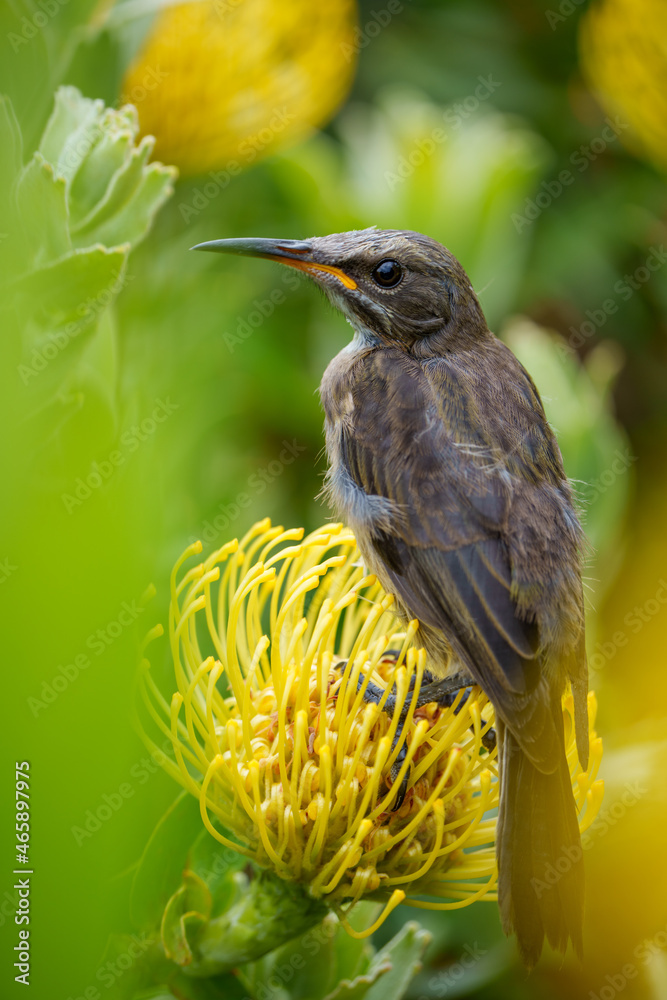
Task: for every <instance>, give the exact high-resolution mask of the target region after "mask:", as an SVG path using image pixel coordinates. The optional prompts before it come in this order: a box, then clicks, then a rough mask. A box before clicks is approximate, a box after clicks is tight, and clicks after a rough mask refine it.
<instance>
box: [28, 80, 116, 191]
mask: <svg viewBox="0 0 667 1000" xmlns="http://www.w3.org/2000/svg"><path fill="white" fill-rule="evenodd" d="M103 111H104V101H100V100H91V98H89V97H84V96H83V94H81V93H80V92H79V91H78V90H77V88H76V87H60V88H59V89H58V90H57V91H56V95H55V103H54V108H53V111H52V113H51V117H50V118H49V120H48V122H47V123H46V128H45V129H44V133H43V135H42V139H41V142H40V144H39V151H40V153H41V154H42V155H43V157H44V159H45V160H48V161H49V163H51V164H53V166H54V167H55V169H56V173H58V174H59V175H60V176H61V177H64V178H65V180H66V181H67V182H68V184H69V182H70V181H71V180H72V178H73V177H74V176H75V174H76V172H77V170H78V169H79V167H80V166H81V163H82V160H83V158H84V156H86V155H87V154H88V152H89V151H90V149H91V146H92V144H93V143H94V142H95V141H97V139H99V137H100V134H101V133H100V126H99V119H100V116H101V115H102V112H103Z"/></svg>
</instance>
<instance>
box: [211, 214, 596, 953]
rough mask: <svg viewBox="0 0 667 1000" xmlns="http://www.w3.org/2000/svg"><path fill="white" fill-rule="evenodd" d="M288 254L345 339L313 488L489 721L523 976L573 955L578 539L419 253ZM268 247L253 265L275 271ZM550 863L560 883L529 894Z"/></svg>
mask: <svg viewBox="0 0 667 1000" xmlns="http://www.w3.org/2000/svg"><path fill="white" fill-rule="evenodd" d="M232 242H233V241H231V242H230V243H229V244H228V245H226V246H225V247H222V244H226V241H220V245H215V246H212V245H211V248H213V249H221V248H223V249H232V246H231V243H232ZM239 242H241V243H243V244H244V246H246V247H247V246H248V245H249V244H252V242H253V241H239ZM259 243H262V244H270V241H257V244H259ZM294 246H295V247H298V250H295V251H294V253H295V259H298V260H299V261H300V262H303V260H304V259H307V260H308V261H309V262H310V263H311V264H312V265H313V266H314V269H312V270H311V271H310V273H311V276H313V277H314V278H315V280H316V281H317V283H318V284H319V285H320V286H321V287H322V288H323V290H324V291H325V292H326V293H327V295H328V296H329V298H330V299H331V301H332V302H333V303H334V305H336V306H337V307H338V308H340V309H341V311H342V312H343V313H344V314H345V315H346V317H347V318H348V320H349V321H350V323H351V324H352V326H353V328H354V330H355V337H354V340H353V342H352V344H351V345H350V346H349V347H347V348H345V349H344V350H343V351H342V352H341V353H340V354H339V355H338V356H337V357H336V358H334V360H333V361H332V362H331V364H330V365H329V367H328V368H327V370H326V372H325V374H324V377H323V380H322V385H321V387H320V392H321V398H322V403H323V407H324V411H325V417H326V420H325V426H326V442H327V454H328V457H329V463H330V468H329V473H328V476H327V484H326V492H327V494H328V496H329V499H330V501H331V503H332V505H333V507H334V509H335V510H336V513H337V514H338V515H339V516H340V517H341V518H342V519H344V520H345V521H346V522H347V523H348V524H349V525H350V526H351V527H352V529H353V530H354V532H355V535H356V537H357V539H358V542H359V547H360V549H361V552H362V555H363V558H364V561H365V562H366V564H367V566H368V567H369V569H371V570H372V571H373V572H375V573H376V574H377V576H378V578H379V579H380V581H381V582H382V584H383V586H384V587H385V589H386V590H387V591H389V592H391V593H393V594H395V596H396V598H397V601H398V608H399V612H400V613H401V614H402V615H403V616H404V617H405V618H418V619H419V621H420V639H421V641H422V642H423V644H424V646H425V648H426V649H427V652H428V654H429V669H430V670H431V672H432V673H433V674H435V675H436V676H440V677H442V676H446V675H447V674H451V673H456V672H459V671H464V672H465V673H468V674H470V675H471V676H472V678H474V680H475V681H476V682H477V683H478V684H479V685H480V686H481V687H482V689H483V690H484V691H485V692H486V694H487V695H488V697H489V698H490V699H491V701H492V702H493V704H494V706H495V709H496V716H497V720H498V737H499V758H500V767H501V795H500V812H499V825H498V864H499V883H498V888H499V901H500V909H501V914H502V918H503V924H504V926H505V929H506V930H507V931H511V930H515V931H516V933H517V938H518V942H519V947H520V950H521V953H522V955H523V957H524V959H525V961H526V962H527V964H529V965H532V964H534V962H535V961H536V960H537V958H538V957H539V954H540V951H541V948H542V941H543V938H544V936H545V935H546V937H547V938H548V940H549V941H550V942H551V944H552V945H554V946H555V947H558V948H560V949H564V948H565V947H566V945H567V942H568V939H571V940H572V942H573V944H574V946H575V948H576V949H577V950H578V951H581V914H582V901H583V869H582V862H581V848H580V841H579V830H578V825H577V817H576V811H575V805H574V799H573V795H572V790H571V784H570V778H569V771H568V767H567V762H566V758H565V751H564V741H563V716H562V711H561V695H562V692H563V690H564V688H565V686H566V684H567V682H568V681H570V682H571V684H572V688H573V692H574V695H575V704H576V725H577V744H578V748H579V756H580V760H581V763H582V766H584V767H585V766H586V763H587V753H588V735H587V719H586V690H587V680H586V676H587V672H586V659H585V651H584V617H583V598H582V587H581V571H580V560H581V548H582V532H581V528H580V525H579V521H578V518H577V515H576V512H575V509H574V506H573V501H572V494H571V490H570V487H569V485H568V482H567V480H566V477H565V474H564V471H563V465H562V459H561V455H560V451H559V448H558V445H557V443H556V439H555V437H554V434H553V432H552V431H551V428H550V427H549V425H548V423H547V420H546V417H545V414H544V410H543V407H542V403H541V401H540V398H539V394H538V392H537V390H536V388H535V386H534V384H533V382H532V380H531V378H530V376H529V375H528V374H527V372H526V371H525V370H524V368H523V367H522V366H521V365H520V363H519V362H518V361H517V359H516V358H515V357H514V355H513V354H512V353H511V351H510V350H509V349H508V348H507V347H506V346H505V345H503V344H502V343H501V342H500V341H499V340H497V339H496V338H495V337H494V336H493V335H492V334H491V333H490V332H489V330H488V328H487V325H486V321H485V319H484V316H483V313H482V310H481V308H480V306H479V303H478V301H477V298H476V296H475V294H474V291H473V289H472V287H471V285H470V282H469V279H468V278H467V275H466V274H465V272H464V271H463V268H462V267H461V265H460V264H459V263H458V261H456V259H455V258H454V257H453V256H452V255H451V254H450V253H449V252H448V251H447V250H446V249H445V248H444V247H442V246H441V245H440V244H438V243H436V242H435V241H434V240H431V239H429V238H428V237H425V236H423V235H421V234H419V233H410V232H402V231H384V232H383V231H378V230H363V231H361V232H356V233H341V234H335V235H332V236H327V237H320V238H313V239H311V240H308V241H304V242H303V243H300V244H298V245H297V244H294ZM204 248H205V249H207V248H209V247H208V246H207V245H204ZM270 251H271V247H270V245H269V246H262V248H261V250H260V249H256V250H255V252H256V253H257V254H258V255H261V256H272V257H273V258H274V259H275V258H276V254H273V253H271V252H270ZM240 252H247V253H251V252H253V251H252V249H247V248H246V249H243V250H241V251H240ZM283 253H284V255H288V254H289V248H288V247H287V245H286V244H285V243H284V242H283V243H281V244H280V254H283ZM280 259H284V258H283V257H281V258H280ZM382 261H384V262H387V261H390V262H391V263H392V266H391V267H389V268H388V269H387V268H385V270H386V271H387V273H388V274H389V277H390V278H391V275H392V273H393V272H394V271H395V268H394V265H395V264H398V265H399V267H400V270H401V277H400V279H399V281H398V282H397V283H396V284H395V286H393V287H388V288H387V287H383V286H382V285H381V284H379V282H378V278H380V277H382V274H378V272H377V267H378V264H379V263H380V262H382ZM284 262H285V263H287V264H289V263H290V260H289V259H284ZM318 263H319V264H322V265H326V266H327V267H328V268H336V269H340V271H341V272H342V273H343V274H344V275H346V276H348V278H349V282H348V283H346V284H343V283H342V282H341V281H340V280H339V279H338V278H337V277H336V275H335V273H333V272H332V271H331V270H326V271H325V270H322V271H319V272H318V270H317V264H318ZM392 280H393V279H392ZM350 285H353V286H354V287H350ZM561 857H566V858H568V859H569V867H567V871H565V872H564V874H562V875H561V876H560V877H559V879H558V880H557V882H556V883H555V885H553V886H551V887H550V888H546V889H544V888H542V886H545V885H546V883H545V882H544V875H545V872H546V871H547V869H548V866H550V865H554V864H556V863H557V862H558V861H559V859H560V858H561ZM572 858H576V860H574V861H572ZM561 867H566V866H561Z"/></svg>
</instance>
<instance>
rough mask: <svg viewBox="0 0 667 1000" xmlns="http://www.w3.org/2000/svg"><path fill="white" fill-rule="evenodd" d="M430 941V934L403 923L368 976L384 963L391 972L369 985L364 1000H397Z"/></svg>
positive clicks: (379, 954)
mask: <svg viewBox="0 0 667 1000" xmlns="http://www.w3.org/2000/svg"><path fill="white" fill-rule="evenodd" d="M430 940H431V935H430V934H429V933H428V931H425V930H423V929H422V928H421V927H420V926H419V924H418V923H417V922H416V921H414V920H409V921H408V922H407V923H406V924H404V925H403V927H402V928H401V930H400V931H399V932H398V934H397V935H396V937H394V938H392V939H391V941H389V942H388V944H386V945H385V946H384V948H381V949H380V951H378V953H377V955H375V956H374V958H373V959H372V961H371V964H370V966H369V969H368V971H369V973H371V972H372V971H373V969H375V968H376V967H377V966H380V965H384V964H385V963H386V962H387V961H389V962H390V963H391V969H389V970H388V971H387V972H386V973H385V974H384V975H383V976H382V980H381V981H377V982H375V983H374V984H373V985H372V986H371V988H370V989H369V990H368V992H367V993H366V994H365V1000H400V998H401V997H402V996H404V994H405V991H406V990H407V988H408V986H409V985H410V981H411V979H412V978H413V976H415V975H416V973H417V972H418V971H419V969H420V967H421V959H422V956H423V954H424V952H425V951H426V946H427V945H428V943H429V941H430ZM332 1000H333V998H332ZM349 1000H351V998H349ZM355 1000H356V998H355Z"/></svg>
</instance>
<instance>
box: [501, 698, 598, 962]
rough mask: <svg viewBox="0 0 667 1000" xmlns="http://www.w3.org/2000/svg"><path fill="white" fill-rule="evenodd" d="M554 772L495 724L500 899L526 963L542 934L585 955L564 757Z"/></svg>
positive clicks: (579, 866) (573, 814)
mask: <svg viewBox="0 0 667 1000" xmlns="http://www.w3.org/2000/svg"><path fill="white" fill-rule="evenodd" d="M559 721H560V728H559V733H560V743H561V748H560V754H559V759H558V764H557V766H556V768H555V770H554V771H553V772H552V773H551V774H544V773H543V772H542V771H539V770H538V769H537V768H536V767H535V766H534V764H532V763H531V762H530V760H529V758H528V757H527V756H526V754H525V753H524V752H523V750H522V749H521V747H520V745H519V743H518V742H517V740H516V739H515V738H514V736H513V735H512V733H511V732H510V730H509V729H507V727H506V726H504V725H503V724H502V723H500V725H499V726H498V727H497V729H498V739H499V744H498V749H499V755H500V766H501V779H500V782H501V784H500V809H499V816H498V839H497V854H498V871H499V875H498V902H499V905H500V913H501V917H502V922H503V928H504V930H505V932H506V933H507V934H509V933H511V932H512V931H514V932H515V933H516V936H517V942H518V945H519V950H520V952H521V956H522V958H523V960H524V962H525V963H526V965H528V966H529V967H532V966H533V965H535V963H536V962H537V960H538V958H539V957H540V952H541V951H542V944H543V941H544V937H545V936H546V938H547V940H548V941H549V943H550V944H551V946H552V947H554V948H557V949H558V950H559V951H565V949H566V948H567V943H568V939H571V940H572V944H573V945H574V948H575V950H576V952H577V953H578V954H579V956H581V954H582V915H583V896H584V871H583V857H582V848H581V838H580V836H579V824H578V821H577V811H576V806H575V802H574V797H573V795H572V784H571V780H570V773H569V769H568V765H567V759H566V757H565V746H564V742H563V737H562V732H563V729H562V715H561V717H560V720H559Z"/></svg>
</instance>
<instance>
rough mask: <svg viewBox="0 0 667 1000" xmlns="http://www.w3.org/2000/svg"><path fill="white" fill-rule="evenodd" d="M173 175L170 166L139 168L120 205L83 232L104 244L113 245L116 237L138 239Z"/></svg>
mask: <svg viewBox="0 0 667 1000" xmlns="http://www.w3.org/2000/svg"><path fill="white" fill-rule="evenodd" d="M175 178H176V170H175V168H174V167H165V166H163V164H161V163H151V164H150V165H149V166H148V167H146V168H145V169H144V170H143V173H142V175H141V179H140V181H139V183H138V184H137V186H136V188H135V190H134V191H133V193H132V195H131V197H130V198H128V200H127V201H126V202H125V203H124V205H123V206H122V208H121V209H120V210H119V211H118V212H116V213H115V214H114V215H112V216H111V217H110V218H108V219H107V220H106V221H105V222H101V223H100V225H99V226H95V227H94V228H93V229H91V230H88V231H87V235H89V236H90V237H91V238H94V239H95V240H97V241H99V242H100V243H105V244H106V245H107V246H113V244H114V243H117V242H118V241H119V240H129V241H130V242H131V243H132V244H136V243H138V242H139V241H140V240H142V239H143V238H144V236H145V235H146V233H147V232H148V230H149V229H150V226H151V223H152V221H153V216H154V215H155V213H156V212H157V210H158V209H159V208H160V206H161V205H162V204H163V203H164V202H165V201H166V200H167V198H168V197H169V196H170V195H171V193H172V192H173V187H172V182H173V181H174V180H175ZM79 239H80V237H79Z"/></svg>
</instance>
